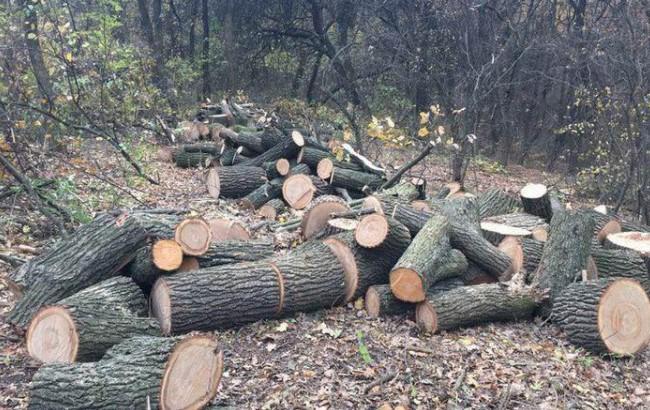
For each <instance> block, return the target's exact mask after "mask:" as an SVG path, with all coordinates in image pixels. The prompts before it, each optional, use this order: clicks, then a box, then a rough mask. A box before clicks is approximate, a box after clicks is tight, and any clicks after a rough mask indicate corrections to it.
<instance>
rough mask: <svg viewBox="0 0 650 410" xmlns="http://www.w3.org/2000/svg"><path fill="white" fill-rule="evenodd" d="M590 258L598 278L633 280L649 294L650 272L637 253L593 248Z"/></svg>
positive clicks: (625, 250)
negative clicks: (592, 260)
mask: <svg viewBox="0 0 650 410" xmlns="http://www.w3.org/2000/svg"><path fill="white" fill-rule="evenodd" d="M591 256H592V257H593V258H594V263H595V264H596V269H597V271H598V278H600V279H603V278H630V279H635V280H637V281H639V283H641V285H642V286H643V288H644V289H646V291H647V292H650V272H649V271H648V269H647V267H646V264H645V262H644V260H643V258H641V256H640V255H639V254H638V253H637V252H634V251H631V250H627V249H605V248H602V247H600V246H595V247H592V249H591Z"/></svg>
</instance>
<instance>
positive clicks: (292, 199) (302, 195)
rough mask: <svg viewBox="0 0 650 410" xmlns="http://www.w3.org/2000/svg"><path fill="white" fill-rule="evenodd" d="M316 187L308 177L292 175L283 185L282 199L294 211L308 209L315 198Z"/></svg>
mask: <svg viewBox="0 0 650 410" xmlns="http://www.w3.org/2000/svg"><path fill="white" fill-rule="evenodd" d="M315 192H316V187H315V186H314V183H313V182H312V180H311V179H310V178H309V176H307V175H301V174H298V175H292V176H290V177H288V178H287V179H285V180H284V183H283V184H282V197H283V198H284V201H285V202H286V203H287V204H289V206H290V207H292V208H294V209H304V208H306V207H307V206H308V205H309V204H310V203H311V201H312V199H313V198H314V193H315Z"/></svg>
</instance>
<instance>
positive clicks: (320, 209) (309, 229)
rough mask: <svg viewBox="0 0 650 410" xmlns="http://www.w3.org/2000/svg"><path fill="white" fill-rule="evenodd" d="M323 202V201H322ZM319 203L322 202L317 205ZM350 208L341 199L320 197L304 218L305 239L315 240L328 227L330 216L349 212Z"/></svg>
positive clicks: (302, 225) (326, 196)
mask: <svg viewBox="0 0 650 410" xmlns="http://www.w3.org/2000/svg"><path fill="white" fill-rule="evenodd" d="M321 200H322V201H321ZM317 201H320V202H318V203H316V202H317ZM349 210H350V207H349V206H348V205H347V204H346V203H345V202H344V201H343V200H341V198H339V197H332V196H330V195H324V196H321V197H318V198H317V199H316V200H315V201H314V202H313V203H312V205H310V207H309V209H308V210H307V212H305V214H304V215H303V217H302V222H301V225H300V226H301V228H302V235H303V237H304V238H305V239H310V238H313V237H314V236H315V235H316V234H318V233H319V232H320V231H321V230H323V228H325V227H326V226H327V221H329V218H330V214H331V213H334V212H345V211H349Z"/></svg>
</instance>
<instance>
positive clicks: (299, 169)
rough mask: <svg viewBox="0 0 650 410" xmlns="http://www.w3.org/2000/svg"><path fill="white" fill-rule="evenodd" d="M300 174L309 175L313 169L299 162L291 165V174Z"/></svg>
mask: <svg viewBox="0 0 650 410" xmlns="http://www.w3.org/2000/svg"><path fill="white" fill-rule="evenodd" d="M298 174H303V175H309V174H311V169H310V168H309V167H308V166H307V165H305V164H297V165H294V166H293V167H291V169H290V170H289V175H298Z"/></svg>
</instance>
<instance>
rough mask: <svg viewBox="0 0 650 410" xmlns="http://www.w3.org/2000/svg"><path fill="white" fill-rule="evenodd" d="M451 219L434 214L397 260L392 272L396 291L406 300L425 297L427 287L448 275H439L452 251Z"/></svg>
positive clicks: (391, 276) (419, 299)
mask: <svg viewBox="0 0 650 410" xmlns="http://www.w3.org/2000/svg"><path fill="white" fill-rule="evenodd" d="M448 233H449V222H448V221H447V219H446V218H445V217H443V216H434V217H432V218H431V219H429V221H428V222H427V223H426V224H425V225H424V227H422V229H421V230H420V232H419V233H418V234H417V235H416V236H415V237H414V238H413V241H412V242H411V244H410V245H409V247H408V248H407V249H406V251H405V252H404V254H403V255H402V257H401V258H400V259H399V261H397V263H396V264H395V266H394V267H393V269H392V270H391V272H390V287H391V289H392V291H393V294H394V295H395V296H396V297H397V298H398V299H400V300H403V301H405V302H420V301H422V300H424V298H425V296H426V291H427V289H428V288H429V287H430V286H431V285H433V284H434V283H436V282H439V281H441V280H443V279H447V277H442V276H440V275H439V273H440V272H441V271H444V268H443V266H444V263H445V260H446V259H445V258H446V256H447V254H448V253H449V252H450V250H451V247H450V245H449V236H448Z"/></svg>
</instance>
